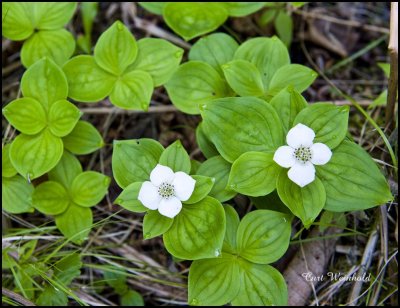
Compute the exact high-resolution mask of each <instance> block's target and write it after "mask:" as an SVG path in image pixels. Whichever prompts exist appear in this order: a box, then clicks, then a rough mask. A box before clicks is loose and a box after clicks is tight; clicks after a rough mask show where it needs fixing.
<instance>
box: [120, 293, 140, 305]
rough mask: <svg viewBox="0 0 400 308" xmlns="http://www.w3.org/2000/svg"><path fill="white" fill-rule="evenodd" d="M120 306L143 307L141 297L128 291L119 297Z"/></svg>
mask: <svg viewBox="0 0 400 308" xmlns="http://www.w3.org/2000/svg"><path fill="white" fill-rule="evenodd" d="M120 303H121V306H129V307H131V306H144V301H143V297H142V296H141V295H140V293H138V292H136V291H133V290H128V292H126V293H124V294H123V295H121V301H120Z"/></svg>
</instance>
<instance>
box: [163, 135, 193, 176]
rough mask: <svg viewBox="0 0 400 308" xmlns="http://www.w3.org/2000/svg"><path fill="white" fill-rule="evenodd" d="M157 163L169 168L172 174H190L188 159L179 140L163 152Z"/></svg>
mask: <svg viewBox="0 0 400 308" xmlns="http://www.w3.org/2000/svg"><path fill="white" fill-rule="evenodd" d="M159 163H160V164H161V165H163V166H168V167H170V168H171V169H172V170H173V171H174V172H178V171H183V172H185V173H187V174H189V173H190V167H191V163H190V158H189V155H188V153H187V152H186V150H185V148H184V147H183V145H182V143H181V141H180V140H176V141H175V142H174V143H172V144H171V145H169V146H168V147H167V148H166V149H165V150H164V152H163V153H162V154H161V156H160V161H159Z"/></svg>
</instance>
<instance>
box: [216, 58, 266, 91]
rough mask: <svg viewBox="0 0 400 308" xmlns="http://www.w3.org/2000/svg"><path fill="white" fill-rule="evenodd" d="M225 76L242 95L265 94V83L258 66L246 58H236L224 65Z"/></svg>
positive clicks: (234, 89)
mask: <svg viewBox="0 0 400 308" xmlns="http://www.w3.org/2000/svg"><path fill="white" fill-rule="evenodd" d="M222 69H223V71H224V74H225V78H226V80H227V81H228V84H229V85H230V86H231V88H232V89H233V91H235V92H236V93H237V94H239V95H240V96H257V97H259V96H263V95H264V85H263V81H262V78H261V74H260V72H259V70H258V69H257V67H256V66H255V65H254V64H253V63H251V62H249V61H245V60H234V61H231V62H229V63H227V64H224V65H223V66H222Z"/></svg>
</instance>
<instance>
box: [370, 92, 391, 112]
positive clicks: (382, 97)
mask: <svg viewBox="0 0 400 308" xmlns="http://www.w3.org/2000/svg"><path fill="white" fill-rule="evenodd" d="M387 95H388V92H387V90H384V91H383V92H382V93H381V94H379V96H378V97H377V98H375V99H374V101H373V102H372V104H371V105H369V106H368V109H373V108H374V107H376V106H386V104H387Z"/></svg>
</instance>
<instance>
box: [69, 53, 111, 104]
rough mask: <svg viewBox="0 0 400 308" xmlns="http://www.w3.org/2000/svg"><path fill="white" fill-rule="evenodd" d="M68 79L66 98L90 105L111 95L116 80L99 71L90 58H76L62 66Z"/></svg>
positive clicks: (82, 56) (83, 56) (101, 70)
mask: <svg viewBox="0 0 400 308" xmlns="http://www.w3.org/2000/svg"><path fill="white" fill-rule="evenodd" d="M63 70H64V73H65V75H66V76H67V79H68V85H69V92H68V96H69V97H71V98H73V99H74V100H77V101H80V102H85V103H92V102H98V101H100V100H102V99H104V98H105V97H106V96H108V95H109V94H110V93H111V90H112V89H113V87H114V84H115V82H116V80H117V78H116V77H115V76H113V75H111V74H110V73H107V72H106V71H104V70H103V69H101V68H100V67H99V66H98V65H97V64H96V62H95V61H94V58H93V57H92V56H85V55H81V56H76V57H73V58H72V59H71V60H69V61H68V62H67V63H65V65H64V66H63Z"/></svg>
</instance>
